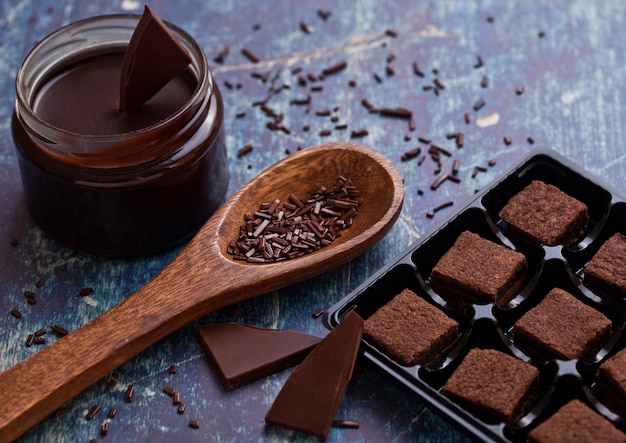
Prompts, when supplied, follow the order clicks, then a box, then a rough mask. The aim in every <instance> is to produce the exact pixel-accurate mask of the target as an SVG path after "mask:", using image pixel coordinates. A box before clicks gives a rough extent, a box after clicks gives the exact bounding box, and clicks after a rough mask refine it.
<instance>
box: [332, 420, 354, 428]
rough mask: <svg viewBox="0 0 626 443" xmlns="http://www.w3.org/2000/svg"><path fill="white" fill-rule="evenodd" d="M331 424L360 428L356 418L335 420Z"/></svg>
mask: <svg viewBox="0 0 626 443" xmlns="http://www.w3.org/2000/svg"><path fill="white" fill-rule="evenodd" d="M331 426H333V427H335V428H350V429H359V422H358V421H354V420H333V423H332V425H331Z"/></svg>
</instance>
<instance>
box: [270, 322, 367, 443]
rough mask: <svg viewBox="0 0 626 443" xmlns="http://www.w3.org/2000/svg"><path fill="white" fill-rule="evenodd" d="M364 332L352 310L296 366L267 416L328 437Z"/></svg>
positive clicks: (292, 426)
mask: <svg viewBox="0 0 626 443" xmlns="http://www.w3.org/2000/svg"><path fill="white" fill-rule="evenodd" d="M362 334H363V320H362V319H361V317H359V315H358V314H357V313H356V312H354V311H351V312H350V313H349V314H348V315H347V316H346V317H345V318H344V319H343V320H342V321H341V323H339V325H337V326H336V327H335V328H334V329H333V330H332V331H330V333H329V334H328V335H327V336H326V337H325V338H324V339H323V340H322V341H321V342H320V343H319V344H318V345H317V346H316V347H315V349H314V350H313V351H312V352H311V353H310V354H309V356H308V357H307V358H306V359H305V360H304V361H303V362H302V363H301V364H300V365H299V366H298V367H297V368H296V369H294V370H293V372H292V373H291V375H290V376H289V378H288V379H287V381H286V382H285V385H284V386H283V388H282V389H281V391H280V392H279V393H278V396H277V397H276V399H275V400H274V403H273V404H272V406H271V408H270V410H269V411H268V412H267V415H266V416H265V421H266V423H268V424H271V425H276V426H282V427H285V428H288V429H295V430H296V431H300V432H305V433H308V434H311V435H315V436H318V437H321V438H326V437H328V432H329V431H330V427H331V426H332V422H333V419H334V418H335V414H336V413H337V409H338V408H339V403H340V402H341V400H342V398H343V396H344V394H345V391H346V387H347V385H348V382H349V381H350V378H351V377H352V371H353V369H354V363H355V360H356V356H357V353H358V350H359V344H360V343H361V336H362Z"/></svg>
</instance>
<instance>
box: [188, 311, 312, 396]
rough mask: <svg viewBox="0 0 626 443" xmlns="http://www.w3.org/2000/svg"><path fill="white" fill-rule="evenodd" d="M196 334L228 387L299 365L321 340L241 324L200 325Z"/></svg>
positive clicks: (297, 333) (295, 333)
mask: <svg viewBox="0 0 626 443" xmlns="http://www.w3.org/2000/svg"><path fill="white" fill-rule="evenodd" d="M196 335H197V337H198V340H199V341H200V344H201V345H202V348H203V349H204V351H205V352H206V354H207V356H208V357H209V358H210V359H211V361H212V362H213V364H214V365H215V368H216V369H217V372H218V374H219V376H220V379H221V381H222V385H224V388H225V389H228V390H230V389H235V388H238V387H239V386H243V385H245V384H247V383H250V382H253V381H255V380H258V379H260V378H262V377H267V376H268V375H271V374H273V373H275V372H278V371H282V370H283V369H286V368H288V367H290V366H294V365H297V364H298V363H300V362H301V361H302V360H304V358H305V357H306V356H307V355H308V353H309V352H310V351H311V349H313V348H314V347H315V345H316V344H317V343H319V342H320V340H321V339H320V338H319V337H315V336H313V335H308V334H304V333H301V332H296V331H281V330H278V329H265V328H257V327H255V326H250V325H243V324H239V323H215V324H210V325H203V326H198V327H197V328H196Z"/></svg>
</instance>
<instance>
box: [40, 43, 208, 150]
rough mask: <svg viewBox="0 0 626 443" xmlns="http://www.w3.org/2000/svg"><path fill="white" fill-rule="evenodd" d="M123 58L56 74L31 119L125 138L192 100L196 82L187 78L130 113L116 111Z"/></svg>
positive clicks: (80, 65) (72, 67)
mask: <svg viewBox="0 0 626 443" xmlns="http://www.w3.org/2000/svg"><path fill="white" fill-rule="evenodd" d="M123 56H124V54H123V53H118V54H109V55H100V56H96V57H92V58H89V59H87V60H84V61H80V62H78V63H75V64H72V65H70V66H69V67H67V69H65V70H63V71H61V72H59V73H57V74H56V75H55V76H53V77H52V78H50V79H49V80H48V81H46V82H45V84H44V85H43V86H42V88H41V89H40V90H39V91H38V92H37V94H36V95H35V99H34V101H33V105H32V106H33V110H34V111H35V114H37V115H38V116H39V117H40V118H42V119H43V120H45V121H46V122H48V123H49V124H51V125H53V126H56V127H57V128H59V129H63V130H65V131H69V132H73V133H76V134H84V135H114V134H124V133H126V132H131V131H137V130H139V129H143V128H147V127H149V126H152V125H155V124H157V123H159V122H160V121H162V120H165V119H166V118H168V117H169V116H171V115H172V114H174V113H175V112H176V111H178V110H179V109H180V108H181V107H182V106H183V104H185V102H186V101H187V100H189V98H190V97H191V94H192V93H193V90H194V88H195V86H196V85H195V81H194V80H193V78H192V77H191V75H189V74H187V75H178V76H176V77H174V78H173V79H172V80H171V81H170V82H169V83H167V84H166V85H165V86H164V87H163V88H162V89H161V90H160V91H159V92H157V93H156V95H154V96H153V97H152V98H151V99H150V100H148V101H147V102H146V103H144V104H143V106H141V107H139V108H138V109H137V110H135V111H134V112H123V111H119V110H118V100H119V95H118V93H119V81H120V80H119V79H120V75H121V69H122V60H123ZM66 148H68V149H69V147H66Z"/></svg>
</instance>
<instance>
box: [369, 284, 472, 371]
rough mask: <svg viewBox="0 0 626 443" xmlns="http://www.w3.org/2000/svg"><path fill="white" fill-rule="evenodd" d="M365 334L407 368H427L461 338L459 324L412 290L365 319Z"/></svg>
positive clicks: (401, 294) (401, 293) (408, 290)
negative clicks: (421, 366) (424, 366)
mask: <svg viewBox="0 0 626 443" xmlns="http://www.w3.org/2000/svg"><path fill="white" fill-rule="evenodd" d="M364 335H365V336H366V337H367V338H369V339H370V340H372V341H373V342H374V344H375V345H376V346H378V347H379V348H380V349H382V350H383V351H384V352H386V353H387V354H388V355H390V356H391V357H392V358H393V359H394V360H396V361H398V362H399V363H401V364H403V365H405V366H413V365H426V364H428V363H431V362H433V361H435V360H436V359H437V358H438V357H441V355H442V354H444V353H445V351H446V350H448V349H449V348H450V347H451V346H453V345H454V343H455V342H456V341H457V339H458V338H459V336H460V334H459V324H458V323H457V321H456V320H453V319H451V318H450V317H448V316H447V315H446V314H445V313H444V312H443V311H441V310H440V309H439V308H437V307H435V306H433V305H431V304H430V303H428V302H427V301H426V300H424V299H423V298H421V297H419V296H418V295H417V294H415V293H414V292H413V291H411V290H410V289H404V290H403V291H402V292H400V293H399V294H397V295H396V296H395V297H394V298H393V299H391V301H389V302H388V303H387V304H385V305H384V306H382V307H381V308H379V309H378V310H377V311H376V312H375V313H374V314H373V315H372V316H370V317H369V318H368V319H367V320H365V329H364Z"/></svg>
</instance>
